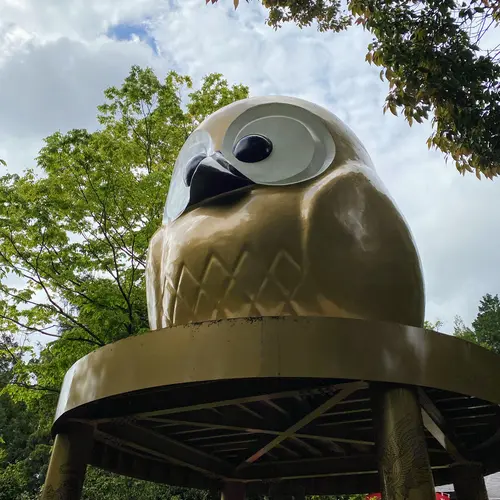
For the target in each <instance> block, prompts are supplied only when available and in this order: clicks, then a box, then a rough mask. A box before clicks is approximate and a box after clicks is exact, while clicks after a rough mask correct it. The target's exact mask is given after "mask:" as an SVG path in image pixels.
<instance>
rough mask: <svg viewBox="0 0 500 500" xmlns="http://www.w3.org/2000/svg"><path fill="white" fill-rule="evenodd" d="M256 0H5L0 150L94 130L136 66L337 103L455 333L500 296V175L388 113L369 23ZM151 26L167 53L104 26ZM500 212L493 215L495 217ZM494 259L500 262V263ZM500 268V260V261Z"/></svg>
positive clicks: (435, 308)
mask: <svg viewBox="0 0 500 500" xmlns="http://www.w3.org/2000/svg"><path fill="white" fill-rule="evenodd" d="M265 17H266V16H265V12H264V11H263V9H262V8H261V7H260V6H259V4H258V2H250V3H248V4H247V3H245V2H242V3H241V5H240V8H239V9H238V10H237V11H236V12H234V10H233V8H232V2H231V1H229V0H220V1H219V4H217V5H214V6H212V5H208V6H206V5H205V2H204V1H203V0H182V1H181V0H177V1H176V2H174V1H173V0H169V1H167V0H164V1H161V0H143V1H139V0H123V1H121V2H116V1H111V0H91V1H87V0H45V1H44V2H40V1H39V0H15V1H14V0H8V1H7V0H5V1H4V2H2V4H1V5H0V19H1V21H0V88H1V89H2V91H1V93H0V109H1V113H0V157H4V158H6V159H8V160H9V162H10V165H11V166H12V167H13V168H23V167H25V166H28V165H29V163H30V159H31V158H32V157H33V156H34V155H35V154H36V151H37V149H38V148H39V146H40V141H41V139H42V137H44V136H46V135H48V134H50V133H52V132H53V131H54V130H57V129H61V130H66V129H68V128H72V127H90V128H92V127H94V126H95V107H96V105H97V104H99V103H101V102H102V91H103V90H104V89H105V88H106V87H108V86H110V85H113V84H118V83H120V82H121V81H122V80H123V78H124V76H125V75H126V74H127V73H128V70H129V68H130V66H131V65H132V64H141V65H153V66H154V68H155V69H156V70H157V71H158V73H159V74H160V75H162V74H165V73H166V71H167V70H169V69H176V70H178V71H180V72H182V73H185V74H190V75H191V76H193V77H194V78H195V79H197V80H199V79H201V78H202V77H203V76H204V75H206V74H208V73H211V72H221V73H223V74H224V75H225V76H226V78H227V79H228V80H229V81H230V82H232V83H239V82H243V83H245V84H248V85H249V86H250V88H251V92H252V94H253V95H258V94H286V95H294V96H298V97H303V98H306V99H309V100H312V101H315V102H317V103H318V104H322V105H324V106H326V107H328V108H330V109H331V110H332V111H334V112H335V113H336V114H337V115H338V116H339V117H340V118H341V119H343V120H344V121H346V122H347V123H348V125H349V126H350V127H351V128H352V129H353V130H354V131H355V132H356V134H357V135H358V136H359V137H360V138H361V140H362V141H363V142H364V143H365V145H366V147H367V148H368V150H369V151H370V153H371V155H372V157H373V159H374V161H375V164H376V167H377V170H378V172H379V174H380V176H381V177H382V179H383V181H384V183H385V184H386V185H387V187H388V188H389V190H390V192H391V194H392V196H393V198H394V199H395V200H396V202H397V203H398V205H399V206H400V208H401V210H402V212H403V214H404V215H405V217H406V219H407V220H408V222H409V224H410V226H411V228H412V231H413V233H414V235H415V239H416V241H417V244H418V246H419V249H420V253H421V257H422V262H423V266H424V273H425V278H426V283H427V296H428V308H427V311H428V312H427V316H428V318H429V319H431V320H432V319H435V318H441V319H443V320H445V321H446V322H447V324H446V328H447V329H448V330H450V329H451V326H452V320H453V316H454V315H455V314H460V315H462V316H463V317H464V318H465V319H466V321H471V320H472V319H473V317H474V316H475V313H476V308H477V303H478V300H479V298H480V297H481V295H482V294H484V293H486V292H491V293H497V292H500V267H498V266H495V265H494V256H495V255H496V254H497V253H498V252H499V251H500V234H499V232H498V231H497V229H498V223H497V222H496V217H495V214H496V213H498V212H499V210H500V196H499V194H500V190H499V189H500V188H499V186H500V185H499V181H495V182H489V181H482V182H479V181H477V180H476V179H475V178H474V177H472V176H467V177H466V178H462V177H461V176H459V174H458V173H457V172H456V171H455V170H454V167H453V166H452V165H451V164H449V165H445V164H444V158H443V157H442V155H441V154H440V153H437V152H435V151H428V150H427V147H426V145H425V140H426V138H427V137H428V135H429V134H430V126H429V124H425V125H422V126H414V127H413V128H409V127H408V125H407V124H406V123H405V122H404V121H403V119H402V118H395V117H393V116H392V115H383V114H382V106H383V102H384V97H385V94H386V91H387V86H386V83H382V82H381V81H380V80H379V78H378V73H379V71H378V70H377V69H376V68H374V67H370V66H369V65H367V64H366V63H365V62H364V56H365V52H366V45H367V44H368V43H369V41H370V39H371V38H370V36H369V34H367V33H366V32H363V31H362V30H361V29H353V30H350V31H348V32H346V33H342V34H338V35H333V34H320V33H318V32H316V31H315V30H314V29H304V30H299V29H297V28H295V27H294V26H291V25H287V26H285V27H284V28H282V29H281V30H278V31H277V32H275V31H273V30H272V29H271V28H269V27H267V26H265V25H264V20H265ZM145 20H147V23H148V25H149V27H150V30H151V34H152V35H153V36H154V38H155V39H156V42H157V44H158V49H159V54H160V56H159V57H154V55H153V53H152V51H151V48H150V47H148V45H147V44H146V43H143V42H140V43H139V42H137V43H135V42H123V41H116V40H111V39H109V38H107V37H106V36H105V35H104V34H105V33H106V32H107V30H108V29H109V27H110V26H112V25H115V24H117V23H140V22H142V21H145ZM490 214H491V215H490ZM492 256H493V257H492ZM492 263H493V264H492Z"/></svg>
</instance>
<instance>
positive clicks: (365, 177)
mask: <svg viewBox="0 0 500 500" xmlns="http://www.w3.org/2000/svg"><path fill="white" fill-rule="evenodd" d="M146 287H147V300H148V314H149V322H150V326H151V328H152V329H153V330H156V329H160V328H163V327H169V326H174V325H182V324H187V323H191V322H200V321H208V320H218V319H225V318H242V317H259V316H288V315H296V316H329V317H344V318H358V319H370V320H379V321H389V322H395V323H402V324H406V325H412V326H421V325H422V323H423V319H424V288H423V280H422V271H421V265H420V260H419V257H418V253H417V250H416V247H415V244H414V242H413V239H412V236H411V233H410V231H409V229H408V226H407V224H406V223H405V221H404V219H403V217H402V216H401V214H400V212H399V211H398V209H397V208H396V206H395V204H394V202H393V201H392V199H391V198H390V196H389V194H388V193H387V191H386V190H385V188H384V186H383V184H382V182H381V181H380V179H379V178H378V176H377V174H376V172H375V169H374V166H373V164H372V161H371V159H370V157H369V155H368V153H367V151H366V150H365V148H364V146H363V145H362V143H361V142H360V140H359V139H358V138H357V137H356V136H355V135H354V133H353V132H352V131H351V130H350V129H349V128H348V127H347V126H346V125H344V124H343V123H342V122H341V121H340V120H339V119H338V118H337V117H336V116H335V115H333V114H332V113H330V112H328V111H327V110H325V109H323V108H321V107H319V106H317V105H315V104H312V103H309V102H306V101H303V100H300V99H295V98H289V97H277V96H271V97H256V98H250V99H245V100H241V101H238V102H235V103H233V104H231V105H229V106H227V107H225V108H223V109H221V110H219V111H217V112H216V113H214V114H213V115H211V116H210V117H208V118H207V119H206V120H205V121H204V122H203V123H202V124H201V125H200V126H199V127H198V128H197V129H196V130H195V131H194V132H193V133H192V134H191V136H190V137H189V138H188V139H187V141H186V143H185V144H184V146H183V148H182V150H181V151H180V153H179V156H178V158H177V161H176V164H175V167H174V171H173V174H172V180H171V184H170V189H169V193H168V196H167V202H166V205H165V215H164V220H163V225H162V226H161V228H160V229H159V230H158V231H157V232H156V234H155V235H154V237H153V238H152V240H151V243H150V248H149V254H148V262H147V268H146Z"/></svg>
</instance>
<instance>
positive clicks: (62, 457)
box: [41, 424, 93, 500]
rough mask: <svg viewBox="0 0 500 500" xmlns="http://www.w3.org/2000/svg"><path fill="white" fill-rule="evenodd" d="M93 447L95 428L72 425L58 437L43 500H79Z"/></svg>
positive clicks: (51, 458) (46, 479)
mask: <svg viewBox="0 0 500 500" xmlns="http://www.w3.org/2000/svg"><path fill="white" fill-rule="evenodd" d="M92 446H93V428H92V427H90V426H87V425H83V424H71V426H70V427H69V426H68V429H65V430H64V432H61V433H60V434H57V436H56V439H55V441H54V446H53V448H52V455H51V457H50V463H49V469H48V471H47V477H46V478H45V484H44V486H43V492H42V496H41V500H79V499H80V497H81V494H82V487H83V481H84V479H85V471H86V469H87V464H88V462H89V461H90V454H91V453H92Z"/></svg>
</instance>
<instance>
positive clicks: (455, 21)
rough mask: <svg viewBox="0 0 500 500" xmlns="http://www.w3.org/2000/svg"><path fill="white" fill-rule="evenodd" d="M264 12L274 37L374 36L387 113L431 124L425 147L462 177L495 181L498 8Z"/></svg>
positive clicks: (373, 0)
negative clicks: (289, 27) (305, 30)
mask: <svg viewBox="0 0 500 500" xmlns="http://www.w3.org/2000/svg"><path fill="white" fill-rule="evenodd" d="M216 1H217V0H211V2H212V3H215V2H216ZM207 3H208V2H207ZM262 4H263V5H264V6H265V7H267V8H268V9H269V18H268V20H267V22H268V24H269V25H270V26H272V27H274V28H275V29H277V28H279V27H280V26H282V24H283V23H285V22H293V23H295V24H297V25H298V26H300V27H303V26H309V25H311V24H312V23H316V25H317V26H318V29H319V30H320V31H333V32H338V31H342V30H345V29H347V28H348V27H349V26H351V25H353V24H356V25H362V26H363V27H364V28H365V29H367V30H368V31H369V32H370V33H372V34H373V35H374V39H373V42H372V43H371V44H370V45H369V46H368V53H367V55H366V60H367V61H368V62H369V63H370V64H375V65H376V66H380V67H381V68H382V70H381V72H380V77H381V79H383V78H384V77H385V78H386V79H387V81H388V83H389V93H388V96H387V98H386V103H385V107H384V111H387V110H389V111H391V113H393V114H395V115H396V114H397V111H398V110H400V111H402V113H403V114H404V116H405V118H406V120H407V121H408V123H409V124H410V125H411V124H412V123H413V121H416V122H419V123H421V122H422V121H423V120H426V119H429V118H432V123H433V125H434V132H433V134H432V135H431V137H429V139H428V141H427V144H428V146H429V147H435V148H438V149H440V150H441V151H443V152H444V153H445V154H446V156H447V158H451V159H452V160H453V161H454V162H455V166H456V168H457V169H458V170H459V171H460V172H461V173H465V172H475V174H476V176H477V177H478V178H480V177H481V173H482V174H483V175H484V176H485V177H487V178H493V177H494V176H496V175H498V174H500V163H499V158H500V85H499V80H500V64H499V63H498V57H499V55H500V50H499V49H500V46H496V47H495V48H490V50H486V49H481V44H482V42H483V40H484V35H485V33H486V32H487V31H488V29H491V28H494V27H496V26H497V25H498V22H499V21H500V1H499V0H465V1H457V0H391V1H387V0H349V1H348V2H347V9H345V8H344V7H343V6H344V3H343V2H340V1H339V0H262Z"/></svg>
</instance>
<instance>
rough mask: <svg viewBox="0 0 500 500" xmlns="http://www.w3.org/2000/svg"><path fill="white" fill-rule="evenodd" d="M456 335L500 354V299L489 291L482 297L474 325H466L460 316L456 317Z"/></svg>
mask: <svg viewBox="0 0 500 500" xmlns="http://www.w3.org/2000/svg"><path fill="white" fill-rule="evenodd" d="M454 335H455V336H456V337H459V338H462V339H465V340H468V341H469V342H474V343H475V344H479V345H481V346H482V347H485V348H487V349H490V350H492V351H493V352H496V353H497V354H500V299H499V298H498V295H495V296H492V295H490V294H489V293H488V294H486V295H485V296H484V297H482V299H481V301H480V303H479V311H478V314H477V316H476V319H475V320H474V321H473V322H472V326H471V327H468V326H466V325H465V323H464V322H463V320H462V319H461V318H460V317H457V318H456V319H455V333H454Z"/></svg>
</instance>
